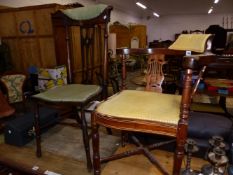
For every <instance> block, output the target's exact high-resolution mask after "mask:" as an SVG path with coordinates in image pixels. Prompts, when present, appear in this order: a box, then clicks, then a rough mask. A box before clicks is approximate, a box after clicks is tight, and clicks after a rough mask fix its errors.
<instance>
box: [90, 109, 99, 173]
mask: <svg viewBox="0 0 233 175" xmlns="http://www.w3.org/2000/svg"><path fill="white" fill-rule="evenodd" d="M98 129H99V127H98V124H97V123H96V122H95V113H92V147H93V168H94V175H100V172H101V170H100V153H99V131H98Z"/></svg>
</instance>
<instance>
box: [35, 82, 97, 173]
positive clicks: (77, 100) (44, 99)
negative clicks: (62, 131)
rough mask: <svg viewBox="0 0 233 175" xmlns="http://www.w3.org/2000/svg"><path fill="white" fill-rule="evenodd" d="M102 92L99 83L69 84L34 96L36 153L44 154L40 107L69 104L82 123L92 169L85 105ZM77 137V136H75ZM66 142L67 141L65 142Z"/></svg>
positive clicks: (89, 167) (88, 161)
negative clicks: (42, 149)
mask: <svg viewBox="0 0 233 175" xmlns="http://www.w3.org/2000/svg"><path fill="white" fill-rule="evenodd" d="M100 93H101V87H100V86H97V85H82V84H68V85H64V86H58V87H56V88H53V89H49V90H47V91H45V92H42V93H39V94H36V95H34V96H33V98H34V99H35V102H36V106H35V116H34V118H35V134H36V155H37V157H41V156H42V152H41V132H40V114H39V107H40V106H42V105H49V106H59V105H60V106H67V107H72V109H73V112H74V113H75V114H76V120H77V122H78V123H79V124H80V125H81V129H82V134H83V143H84V147H85V151H86V159H87V168H88V170H89V171H90V170H91V169H92V163H91V156H90V146H89V134H88V130H87V121H86V117H85V111H84V110H85V107H86V106H87V105H88V104H89V103H90V102H91V101H93V100H94V99H96V98H97V97H98V96H99V95H100ZM77 107H80V113H81V116H79V114H78V112H79V111H78V109H77ZM74 137H75V136H74ZM64 144H65V143H64Z"/></svg>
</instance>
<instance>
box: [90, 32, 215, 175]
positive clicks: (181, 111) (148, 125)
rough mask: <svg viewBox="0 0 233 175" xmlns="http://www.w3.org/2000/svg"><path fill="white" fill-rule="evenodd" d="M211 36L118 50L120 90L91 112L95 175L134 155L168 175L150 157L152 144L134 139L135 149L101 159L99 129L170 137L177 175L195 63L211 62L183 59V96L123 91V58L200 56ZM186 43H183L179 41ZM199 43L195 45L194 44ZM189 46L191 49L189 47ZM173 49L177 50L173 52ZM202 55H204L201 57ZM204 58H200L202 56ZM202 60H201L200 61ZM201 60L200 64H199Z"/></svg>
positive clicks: (186, 38) (190, 37) (154, 159)
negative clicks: (167, 46)
mask: <svg viewBox="0 0 233 175" xmlns="http://www.w3.org/2000/svg"><path fill="white" fill-rule="evenodd" d="M210 39H211V36H210V35H197V34H196V35H195V34H193V35H182V36H181V38H180V40H182V41H180V40H179V38H178V42H177V43H176V47H171V49H118V50H117V52H118V53H119V54H120V55H121V58H122V66H123V67H122V71H123V72H122V91H121V92H119V93H118V94H116V95H113V96H112V97H110V98H108V99H107V100H106V101H103V102H101V103H100V104H99V105H98V106H97V108H96V110H95V111H94V112H93V113H92V144H93V165H94V174H95V175H100V173H101V166H100V164H101V163H105V162H107V161H111V160H116V159H119V158H124V157H128V156H131V155H136V154H141V153H142V154H144V155H145V156H146V157H147V158H148V159H149V160H150V161H151V162H152V164H154V165H155V166H156V167H157V168H158V169H159V170H160V171H161V172H162V174H166V175H168V174H169V173H168V172H167V170H166V168H164V167H163V166H162V165H160V163H159V162H158V160H157V159H156V158H155V157H154V156H152V155H151V154H150V152H149V150H151V149H154V148H156V147H157V144H152V145H150V146H148V147H143V145H141V144H140V143H139V142H138V141H137V140H136V139H134V140H135V142H136V145H137V146H138V147H137V148H136V149H135V150H130V151H127V152H124V153H120V154H116V155H112V156H111V157H107V158H100V154H99V133H98V128H99V126H105V127H109V128H114V129H118V130H122V131H126V132H143V133H152V134H158V135H165V136H170V137H173V138H175V139H172V140H175V141H176V150H175V153H174V164H173V175H179V174H180V169H181V164H182V159H183V156H184V145H185V142H186V139H187V128H188V118H189V110H190V104H191V94H192V73H193V69H194V68H195V67H196V63H197V62H201V64H202V65H207V64H209V63H210V62H211V61H212V60H209V59H200V58H201V57H200V56H199V55H191V56H186V57H184V58H183V68H184V69H185V78H184V81H183V85H184V86H183V92H182V95H171V94H162V93H156V92H150V91H136V90H126V84H125V78H126V71H125V70H126V69H125V59H126V57H127V55H129V54H135V53H137V54H147V55H156V54H168V55H169V54H173V55H180V56H181V57H183V55H184V51H185V50H191V51H196V52H199V53H203V52H204V51H205V50H206V49H207V48H208V49H209V47H207V43H209V40H210ZM183 41H185V42H184V43H185V44H182V42H183ZM197 43H198V44H197ZM189 46H190V47H189ZM175 48H178V49H177V50H179V51H176V50H174V49H175ZM202 56H203V55H202ZM202 58H203V57H202ZM203 60H204V61H203ZM202 61H203V62H202ZM169 143H170V142H169Z"/></svg>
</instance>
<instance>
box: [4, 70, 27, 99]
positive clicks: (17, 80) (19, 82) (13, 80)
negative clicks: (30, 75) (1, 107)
mask: <svg viewBox="0 0 233 175" xmlns="http://www.w3.org/2000/svg"><path fill="white" fill-rule="evenodd" d="M25 79H26V76H25V75H23V74H14V75H4V76H2V77H1V81H2V82H3V83H4V85H5V86H6V88H7V93H8V94H7V95H8V100H9V103H16V102H22V101H23V84H24V81H25Z"/></svg>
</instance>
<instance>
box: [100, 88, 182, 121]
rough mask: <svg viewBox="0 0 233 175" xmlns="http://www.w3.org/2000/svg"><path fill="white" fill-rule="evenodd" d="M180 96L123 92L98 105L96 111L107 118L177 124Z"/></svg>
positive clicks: (131, 91) (134, 91) (146, 92)
mask: <svg viewBox="0 0 233 175" xmlns="http://www.w3.org/2000/svg"><path fill="white" fill-rule="evenodd" d="M180 102H181V96H180V95H170V94H162V93H156V92H149V91H136V90H124V91H122V92H120V93H119V94H116V95H114V96H112V97H111V98H109V99H108V100H107V101H104V102H102V103H100V104H99V105H98V107H97V109H96V111H97V112H98V113H100V114H102V115H108V116H109V117H116V118H125V119H139V120H147V121H157V122H162V123H169V124H175V125H176V124H177V123H178V120H179V114H180Z"/></svg>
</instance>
